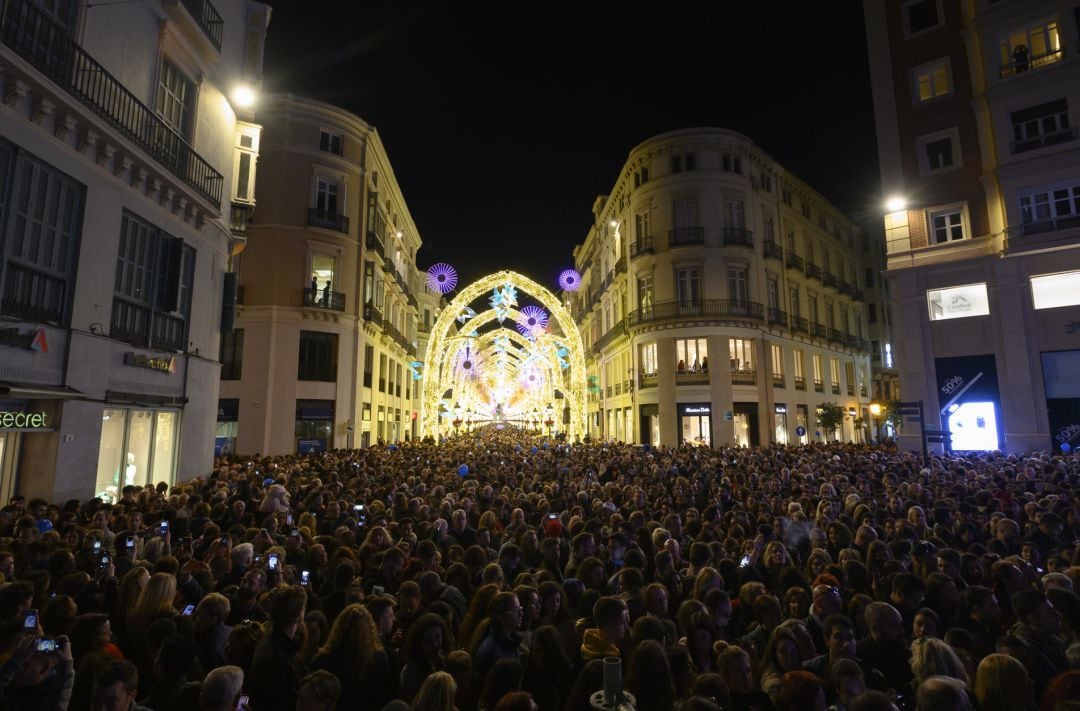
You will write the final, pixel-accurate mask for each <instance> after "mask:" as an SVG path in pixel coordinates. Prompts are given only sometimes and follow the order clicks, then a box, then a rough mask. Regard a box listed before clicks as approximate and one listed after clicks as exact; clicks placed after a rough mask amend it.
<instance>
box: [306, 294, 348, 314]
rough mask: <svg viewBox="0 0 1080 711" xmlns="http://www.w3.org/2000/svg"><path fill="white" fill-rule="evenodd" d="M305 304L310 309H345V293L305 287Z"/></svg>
mask: <svg viewBox="0 0 1080 711" xmlns="http://www.w3.org/2000/svg"><path fill="white" fill-rule="evenodd" d="M304 306H305V307H307V308H309V309H328V310H330V311H341V312H342V313H344V311H345V294H343V293H342V292H340V291H328V290H326V289H304Z"/></svg>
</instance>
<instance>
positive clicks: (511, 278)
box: [422, 270, 587, 439]
mask: <svg viewBox="0 0 1080 711" xmlns="http://www.w3.org/2000/svg"><path fill="white" fill-rule="evenodd" d="M519 291H520V292H523V293H525V294H528V296H529V297H530V299H531V300H534V301H536V302H538V303H539V304H540V305H541V306H542V307H543V308H544V309H546V311H547V314H549V315H550V317H549V318H548V321H547V326H546V327H543V328H534V329H523V330H524V331H525V332H524V333H523V332H521V331H519V330H518V328H517V326H518V325H519V324H520V323H521V322H522V321H523V320H527V319H528V318H529V314H534V315H535V313H536V311H538V310H539V309H537V307H535V306H533V307H530V306H525V307H523V308H520V309H519V307H518V304H517V295H518V292H519ZM488 295H490V299H489V303H490V305H491V308H490V309H487V310H484V311H482V312H480V313H477V312H476V311H474V310H473V308H472V305H473V304H474V302H477V301H479V300H480V299H483V298H485V297H487V296H488ZM522 314H526V315H525V316H524V317H523V316H522ZM492 326H495V327H494V328H491V327H492ZM466 362H467V365H468V367H467V368H463V366H464V365H465V364H466ZM474 366H475V367H474ZM423 381H424V382H423V398H424V402H423V405H424V406H423V408H422V411H423V432H424V434H426V435H431V436H434V437H438V436H439V435H440V434H446V433H450V432H453V431H455V430H456V429H458V427H457V426H456V425H455V424H454V423H455V422H457V423H458V425H460V424H462V422H461V421H462V419H463V413H469V415H468V417H469V418H470V420H472V419H473V418H475V420H476V421H478V422H490V421H505V422H507V423H508V424H511V425H513V424H520V423H522V422H526V421H529V420H532V421H533V422H534V423H535V419H536V418H535V415H536V413H538V412H539V413H543V414H542V415H541V416H542V417H545V418H546V417H551V419H552V420H553V421H554V424H553V425H552V426H549V427H546V428H545V430H548V431H556V432H565V433H566V435H567V436H568V437H570V438H571V439H572V438H576V437H582V436H584V435H585V433H586V421H585V417H586V413H585V411H586V392H587V391H586V387H585V349H584V346H583V345H582V342H581V335H580V334H579V333H578V330H577V325H576V323H575V322H574V319H573V317H572V316H571V315H570V313H569V312H568V311H567V310H566V308H565V307H563V305H562V304H561V303H560V302H559V300H558V299H557V298H556V297H555V296H554V295H553V294H552V293H551V292H550V291H548V290H547V289H545V288H544V287H543V286H541V285H540V284H538V283H536V282H534V281H533V280H531V279H529V278H528V277H525V276H523V275H521V274H518V273H516V272H512V271H509V270H505V271H500V272H495V273H494V274H489V275H488V276H486V277H483V278H481V279H478V280H477V281H475V282H473V283H472V284H469V285H468V286H466V287H465V288H464V289H462V290H461V291H460V292H458V294H457V296H456V297H454V299H453V301H451V302H450V303H449V304H448V305H447V306H446V307H444V308H443V309H442V311H441V312H440V313H439V315H438V317H437V318H436V319H435V323H434V324H433V325H432V328H431V336H430V340H429V341H428V346H427V358H426V362H425V363H424V374H423ZM556 393H558V394H561V396H562V397H561V398H557V397H556ZM557 404H559V406H558V408H557V409H555V406H556V405H557ZM549 405H550V406H551V407H552V409H550V410H549V409H548V406H549ZM564 407H566V408H569V413H570V416H569V422H564V421H563V408H564Z"/></svg>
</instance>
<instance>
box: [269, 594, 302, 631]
mask: <svg viewBox="0 0 1080 711" xmlns="http://www.w3.org/2000/svg"><path fill="white" fill-rule="evenodd" d="M306 605H307V593H305V592H304V588H302V587H300V586H299V585H291V586H289V587H287V588H281V589H279V590H277V591H275V592H274V597H273V600H272V601H271V603H270V623H271V625H272V626H273V627H274V628H275V629H278V630H282V629H285V628H286V627H288V626H289V625H291V624H294V623H296V622H299V621H300V619H301V618H302V617H303V616H304V607H305V606H306Z"/></svg>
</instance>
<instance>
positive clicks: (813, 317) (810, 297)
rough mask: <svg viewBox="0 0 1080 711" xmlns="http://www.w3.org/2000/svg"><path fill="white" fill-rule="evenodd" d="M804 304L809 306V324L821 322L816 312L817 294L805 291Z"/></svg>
mask: <svg viewBox="0 0 1080 711" xmlns="http://www.w3.org/2000/svg"><path fill="white" fill-rule="evenodd" d="M806 304H807V306H808V307H809V316H810V325H811V326H813V325H815V324H819V323H821V319H820V316H819V314H818V298H817V294H814V293H811V292H807V293H806Z"/></svg>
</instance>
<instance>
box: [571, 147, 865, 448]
mask: <svg viewBox="0 0 1080 711" xmlns="http://www.w3.org/2000/svg"><path fill="white" fill-rule="evenodd" d="M593 214H594V218H595V221H594V225H593V227H592V228H591V229H590V230H589V232H588V235H587V236H586V238H585V240H584V242H583V243H582V244H581V245H579V246H578V247H577V248H576V249H575V250H574V261H575V266H576V269H577V271H578V272H580V274H581V277H582V285H581V288H580V289H579V290H577V291H576V292H573V293H564V297H563V298H564V300H565V301H566V302H567V303H568V304H569V305H570V308H571V309H572V311H573V313H574V316H575V319H576V320H577V321H578V323H579V327H580V330H581V333H582V337H583V340H584V342H585V346H586V350H587V353H588V356H587V358H588V379H587V389H588V393H589V394H588V422H589V427H588V429H589V434H590V435H591V436H593V437H599V438H607V439H613V440H620V441H633V442H648V443H652V444H665V445H675V444H680V443H684V442H688V443H696V444H704V445H713V446H721V445H733V444H742V445H757V444H765V443H769V442H780V443H796V442H808V441H816V440H819V439H825V438H830V439H831V438H832V437H834V436H835V437H839V438H842V439H843V440H845V441H847V440H855V441H861V440H863V439H864V438H865V437H866V433H867V427H868V426H869V422H868V419H867V417H868V412H867V405H868V404H869V401H870V397H869V395H870V393H869V385H870V350H869V342H868V340H867V329H866V324H867V314H866V304H865V292H864V288H863V284H862V282H863V279H864V277H865V267H866V266H869V262H868V261H867V260H866V259H865V258H864V254H863V251H862V249H861V247H860V245H861V244H862V242H861V240H863V239H864V236H862V235H860V234H859V231H858V228H857V227H856V225H855V224H854V223H852V222H851V221H850V220H848V219H847V218H846V217H844V216H843V215H842V214H840V213H839V212H838V211H837V210H836V209H835V208H834V207H832V206H831V205H830V204H829V203H828V202H827V201H826V200H825V199H824V198H823V197H822V196H821V195H820V194H818V193H817V192H815V191H814V190H813V189H812V188H810V187H809V186H808V185H806V184H805V183H803V182H802V181H801V180H799V179H798V178H797V177H795V176H794V175H792V174H791V173H789V172H788V171H786V170H785V169H784V168H783V167H782V166H780V165H778V164H777V163H776V162H775V161H774V160H773V159H772V158H770V157H769V156H768V155H766V154H765V153H764V152H763V151H762V150H761V149H759V148H758V147H757V146H755V145H754V144H753V142H752V141H750V140H749V139H747V138H746V137H745V136H742V135H740V134H738V133H735V132H733V131H727V130H723V129H712V128H704V129H687V130H681V131H673V132H670V133H665V134H662V135H659V136H656V137H654V138H651V139H649V140H648V141H645V142H644V143H642V144H641V145H639V146H637V147H636V148H634V149H633V150H632V151H631V152H630V156H629V159H628V160H627V162H626V164H625V165H624V166H623V168H622V170H621V171H620V173H619V176H618V178H617V180H616V182H615V185H614V186H613V188H612V191H611V193H610V195H606V196H601V197H598V198H597V199H596V201H595V203H594V205H593ZM825 402H834V403H836V404H838V405H840V406H841V407H843V408H844V410H845V413H846V417H845V419H844V422H843V424H842V426H841V427H840V429H839V431H837V432H836V433H828V432H822V431H821V428H820V427H819V426H818V425H817V422H816V421H817V417H816V412H817V408H818V406H819V405H820V404H822V403H825Z"/></svg>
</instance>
